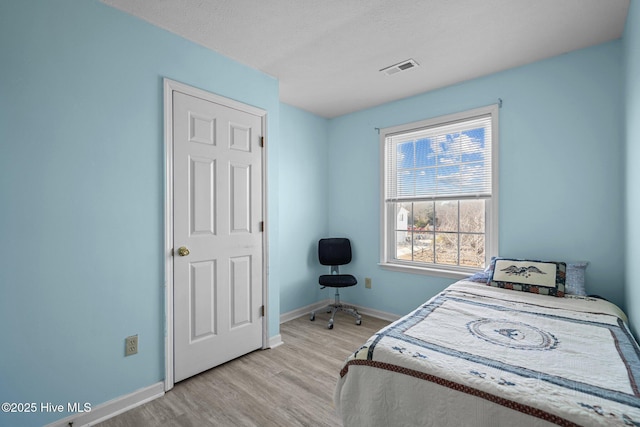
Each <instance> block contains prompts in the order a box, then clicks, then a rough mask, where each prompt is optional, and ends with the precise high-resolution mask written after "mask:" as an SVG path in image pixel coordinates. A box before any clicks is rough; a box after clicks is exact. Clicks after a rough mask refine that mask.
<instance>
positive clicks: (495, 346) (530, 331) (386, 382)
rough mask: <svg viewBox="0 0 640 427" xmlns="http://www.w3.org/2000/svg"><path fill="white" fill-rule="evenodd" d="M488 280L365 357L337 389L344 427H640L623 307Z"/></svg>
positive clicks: (636, 371)
mask: <svg viewBox="0 0 640 427" xmlns="http://www.w3.org/2000/svg"><path fill="white" fill-rule="evenodd" d="M493 268H494V269H495V271H497V270H498V267H496V266H493ZM518 268H520V267H518ZM500 270H502V272H501V274H507V276H509V277H508V279H509V280H511V279H512V278H513V277H516V280H520V279H518V277H520V275H518V274H516V273H515V272H512V274H508V273H504V270H506V268H505V269H503V268H500ZM521 273H522V271H521ZM543 274H544V273H543ZM521 275H522V276H525V275H526V274H521ZM538 275H539V276H542V274H538ZM558 275H562V276H564V273H562V274H560V273H559V274H558ZM492 279H496V277H493V276H492ZM492 279H490V280H489V281H488V284H490V285H491V284H493V286H487V284H485V283H478V282H474V281H469V280H461V281H459V282H456V283H454V284H453V285H451V286H449V287H448V288H447V289H445V290H444V291H443V292H441V293H439V294H438V295H436V296H435V297H433V298H432V299H430V300H429V301H427V302H426V303H424V304H423V305H421V306H420V307H418V308H417V309H416V310H414V311H413V312H411V313H409V314H408V315H406V316H404V317H403V318H401V319H399V320H398V321H396V322H394V323H392V324H391V325H389V326H388V327H386V328H384V329H382V330H380V331H378V332H377V333H376V334H374V335H373V336H372V337H371V338H370V339H369V340H368V341H367V342H366V343H365V344H364V345H362V346H361V347H360V348H359V349H357V350H356V351H355V352H354V353H353V354H352V355H351V356H350V357H349V358H348V359H347V360H346V361H345V363H344V365H343V367H342V369H341V371H340V377H339V379H338V384H337V386H336V389H335V395H334V402H335V404H336V407H337V409H338V412H339V413H340V415H341V416H342V419H343V423H344V426H345V427H350V426H439V427H440V426H442V427H448V426H487V427H488V426H491V427H495V426H518V427H520V426H550V425H561V426H617V425H620V426H640V392H639V390H638V383H639V382H640V357H639V354H640V352H639V349H638V345H637V343H636V342H635V340H634V338H633V337H632V335H631V334H630V332H629V329H628V327H627V324H626V317H625V315H624V313H623V312H622V311H621V310H620V309H619V308H618V307H616V306H615V305H614V304H611V303H609V302H607V301H605V300H603V299H600V298H593V297H587V296H576V295H564V289H562V290H561V288H563V286H562V287H560V286H558V287H556V288H555V290H553V289H551V288H552V287H553V286H551V285H550V286H551V287H550V288H545V287H544V286H543V287H542V288H539V289H535V286H534V285H531V286H529V285H526V284H525V285H522V284H517V283H516V285H514V284H513V283H509V282H508V281H507V282H500V281H499V280H492ZM562 279H563V280H564V277H563V278H562ZM523 280H524V279H523ZM526 280H531V279H530V278H528V277H527V278H526ZM523 288H526V290H527V291H526V292H521V291H522V290H523ZM515 289H518V290H515ZM550 289H551V292H549V290H550ZM552 294H553V295H552Z"/></svg>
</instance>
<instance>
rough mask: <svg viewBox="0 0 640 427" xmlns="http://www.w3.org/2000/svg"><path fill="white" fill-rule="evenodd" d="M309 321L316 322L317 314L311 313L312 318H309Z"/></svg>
mask: <svg viewBox="0 0 640 427" xmlns="http://www.w3.org/2000/svg"><path fill="white" fill-rule="evenodd" d="M309 320H311V321H312V322H313V321H314V320H316V314H315V313H311V316H310V317H309Z"/></svg>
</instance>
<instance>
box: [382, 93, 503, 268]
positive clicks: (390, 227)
mask: <svg viewBox="0 0 640 427" xmlns="http://www.w3.org/2000/svg"><path fill="white" fill-rule="evenodd" d="M498 111H499V106H498V104H493V105H489V106H485V107H480V108H475V109H472V110H467V111H462V112H458V113H453V114H447V115H443V116H438V117H434V118H430V119H425V120H420V121H416V122H411V123H406V124H402V125H397V126H391V127H387V128H383V129H380V141H379V147H380V262H379V265H380V266H381V267H382V268H385V269H390V270H395V271H402V272H409V273H419V274H428V275H435V276H442V277H450V278H456V279H460V278H464V277H468V276H469V275H471V274H473V273H475V272H477V271H479V269H478V268H473V267H462V266H457V265H446V264H430V263H423V262H416V261H404V260H399V259H395V258H393V255H394V254H395V245H396V237H395V229H396V227H395V220H396V211H395V205H396V204H397V203H398V202H387V201H386V200H385V183H386V177H387V171H386V154H387V150H386V139H387V137H389V136H391V135H397V134H402V133H409V132H415V131H417V130H419V129H423V128H427V127H437V126H444V125H447V124H450V123H452V122H460V121H466V120H471V119H473V118H476V117H478V116H486V115H490V116H491V196H490V197H488V198H485V199H484V200H485V266H487V265H489V261H490V259H491V257H493V256H497V254H498V243H499V238H498V219H499V218H498V211H499V203H498V194H499V191H498V190H499V188H498V183H499V180H498V178H499V133H500V132H499V118H498ZM433 200H436V201H437V200H440V199H438V198H434V199H433ZM454 200H464V198H455V199H454ZM467 200H469V199H467ZM457 233H458V235H460V230H459V229H458V232H457Z"/></svg>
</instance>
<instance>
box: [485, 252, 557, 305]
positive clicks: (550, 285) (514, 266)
mask: <svg viewBox="0 0 640 427" xmlns="http://www.w3.org/2000/svg"><path fill="white" fill-rule="evenodd" d="M490 269H491V270H493V271H492V273H491V279H490V280H489V282H488V283H487V284H488V285H490V286H495V287H498V288H505V289H513V290H515V291H523V292H531V293H534V294H541V295H551V296H556V297H563V296H564V293H565V289H564V287H565V280H566V273H567V264H566V263H564V262H555V261H534V260H526V259H513V258H496V259H495V261H493V262H492V263H491V268H490Z"/></svg>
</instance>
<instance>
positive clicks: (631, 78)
mask: <svg viewBox="0 0 640 427" xmlns="http://www.w3.org/2000/svg"><path fill="white" fill-rule="evenodd" d="M623 42H624V54H625V93H626V123H625V128H626V159H627V162H626V173H627V179H626V194H627V200H626V202H627V205H626V214H627V215H626V235H627V245H626V247H627V254H626V255H627V275H626V288H625V289H626V302H627V314H628V315H629V320H630V323H631V327H632V329H633V332H634V334H635V335H636V337H637V336H638V333H640V283H639V282H638V280H637V277H638V264H639V263H640V167H638V165H639V164H640V4H638V1H637V0H635V1H632V2H631V6H630V9H629V15H628V16H627V25H626V27H625V33H624V37H623Z"/></svg>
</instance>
